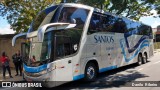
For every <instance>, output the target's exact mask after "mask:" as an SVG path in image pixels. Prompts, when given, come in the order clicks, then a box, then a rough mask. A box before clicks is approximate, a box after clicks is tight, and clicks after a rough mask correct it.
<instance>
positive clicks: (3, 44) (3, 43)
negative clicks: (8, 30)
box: [0, 35, 24, 67]
mask: <svg viewBox="0 0 160 90" xmlns="http://www.w3.org/2000/svg"><path fill="white" fill-rule="evenodd" d="M13 36H14V35H10V36H9V35H8V36H7V35H5V36H1V37H0V56H1V55H2V52H3V51H5V52H6V54H7V55H8V57H9V59H10V66H11V67H14V64H13V60H12V55H13V54H14V53H16V52H17V51H18V50H20V51H21V43H22V42H24V39H22V38H19V39H17V40H16V44H15V46H14V47H12V38H13ZM1 65H2V64H1V62H0V66H1Z"/></svg>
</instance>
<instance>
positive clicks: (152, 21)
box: [0, 10, 160, 34]
mask: <svg viewBox="0 0 160 90" xmlns="http://www.w3.org/2000/svg"><path fill="white" fill-rule="evenodd" d="M151 12H152V13H154V14H153V16H157V14H156V11H155V10H152V11H151ZM153 16H145V17H141V18H140V20H139V21H141V22H142V23H144V24H147V25H150V26H151V27H152V28H156V27H157V26H158V25H160V18H154V17H153ZM154 32H155V31H154ZM13 33H15V31H13V30H12V29H11V28H10V25H9V24H8V22H7V20H6V19H3V17H0V34H13Z"/></svg>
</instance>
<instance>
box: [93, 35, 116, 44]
mask: <svg viewBox="0 0 160 90" xmlns="http://www.w3.org/2000/svg"><path fill="white" fill-rule="evenodd" d="M94 39H95V43H114V39H113V36H97V35H95V36H94Z"/></svg>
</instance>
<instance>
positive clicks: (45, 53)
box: [30, 32, 53, 63]
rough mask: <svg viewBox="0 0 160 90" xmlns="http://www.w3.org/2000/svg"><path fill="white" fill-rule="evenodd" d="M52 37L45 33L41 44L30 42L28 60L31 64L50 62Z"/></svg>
mask: <svg viewBox="0 0 160 90" xmlns="http://www.w3.org/2000/svg"><path fill="white" fill-rule="evenodd" d="M52 39H53V38H52V35H51V32H48V33H45V35H44V40H43V42H32V43H31V52H30V60H31V63H36V62H40V63H42V62H43V61H47V60H48V61H50V58H51V57H50V55H51V46H52V43H51V42H52Z"/></svg>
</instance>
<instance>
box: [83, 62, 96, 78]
mask: <svg viewBox="0 0 160 90" xmlns="http://www.w3.org/2000/svg"><path fill="white" fill-rule="evenodd" d="M96 77H97V69H96V65H95V64H94V63H88V64H87V65H86V68H85V78H84V79H85V80H87V81H93V80H95V79H96Z"/></svg>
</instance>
